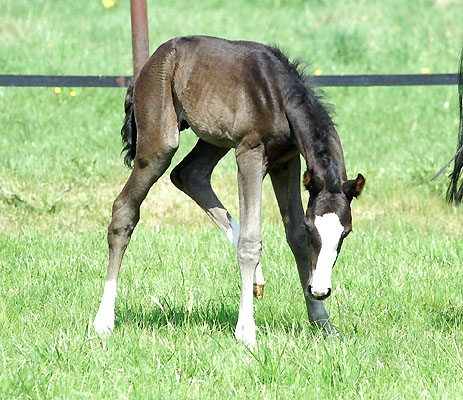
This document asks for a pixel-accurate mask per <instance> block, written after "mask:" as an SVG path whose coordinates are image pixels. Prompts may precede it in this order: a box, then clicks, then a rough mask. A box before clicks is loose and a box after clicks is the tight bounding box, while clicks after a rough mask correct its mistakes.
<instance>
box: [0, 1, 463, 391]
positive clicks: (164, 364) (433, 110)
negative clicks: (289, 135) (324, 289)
mask: <svg viewBox="0 0 463 400" xmlns="http://www.w3.org/2000/svg"><path fill="white" fill-rule="evenodd" d="M127 3H128V2H125V1H122V0H119V1H117V2H116V5H115V6H114V7H111V8H109V9H106V8H105V7H103V5H102V3H101V1H99V0H98V1H97V0H92V1H88V2H63V1H58V0H55V1H44V0H36V1H34V2H30V1H26V0H14V1H13V0H1V4H0V9H1V10H2V12H0V74H13V73H24V74H68V75H71V74H79V75H84V74H102V75H110V74H123V75H129V74H131V71H132V66H131V61H132V53H131V43H130V14H129V6H128V4H127ZM438 3H439V4H438ZM84 4H85V5H84ZM148 9H149V20H150V41H151V50H152V51H153V50H154V49H155V48H156V47H157V46H158V45H159V44H161V43H162V42H164V41H165V40H167V39H169V38H170V37H173V36H178V35H186V34H208V35H216V36H222V37H227V38H230V39H247V40H255V41H261V42H265V43H269V44H277V45H279V46H281V48H282V49H284V50H285V51H286V53H288V55H290V56H291V57H294V58H296V57H301V58H303V59H306V60H308V61H310V62H311V63H312V69H314V70H315V69H320V70H321V71H322V73H323V74H327V75H328V74H340V73H346V74H357V73H420V71H421V70H422V68H429V69H430V71H431V72H435V73H452V72H456V68H457V64H458V57H459V52H460V49H461V45H462V40H461V38H462V36H463V26H462V24H461V21H462V20H463V3H461V2H456V3H451V4H449V5H446V6H443V5H440V2H434V1H431V0H412V1H408V2H404V1H399V0H383V1H376V0H375V1H366V0H356V1H345V0H332V1H324V0H320V1H309V2H303V1H296V0H259V1H252V2H251V1H247V0H237V1H234V2H232V1H217V0H204V1H201V2H191V1H185V0H179V1H174V2H172V1H165V0H159V1H149V2H148ZM71 89H72V90H74V92H75V93H74V94H75V96H71V93H70V90H71ZM326 94H327V99H328V101H329V102H331V103H333V104H334V105H335V108H336V117H335V121H336V123H337V126H338V131H339V134H340V137H341V141H342V143H343V149H344V152H345V158H346V165H347V169H348V173H349V175H350V176H356V174H357V173H358V172H361V173H362V174H363V175H364V176H365V177H366V179H367V185H366V188H365V190H364V193H363V194H362V196H361V198H360V199H359V200H357V201H355V202H353V204H352V208H353V217H354V233H353V234H352V235H350V236H349V239H347V240H346V241H345V244H344V245H343V251H342V253H341V255H340V257H339V259H338V262H337V265H336V268H335V270H334V274H333V284H334V287H333V294H332V296H331V297H330V298H329V299H328V300H327V301H326V303H327V304H326V305H327V309H328V311H329V313H330V315H331V317H332V320H333V323H334V324H335V326H336V327H337V328H338V330H339V331H340V332H341V333H342V340H326V339H324V338H323V337H322V336H321V334H320V333H319V332H318V331H316V330H315V329H314V328H312V327H311V326H310V325H309V324H308V320H307V316H306V311H305V305H304V304H303V296H302V291H301V289H300V285H299V282H298V277H297V272H296V268H295V262H294V260H293V258H292V256H291V254H290V251H289V248H288V246H287V245H286V243H285V238H284V231H283V228H282V226H281V224H280V217H279V213H278V211H277V206H276V201H275V199H274V195H273V194H272V191H271V188H270V184H269V182H267V181H266V182H265V185H264V204H263V217H264V224H263V227H264V243H263V246H264V247H263V254H262V264H263V267H264V274H265V277H266V280H267V286H266V293H265V296H264V299H263V301H260V302H256V304H255V315H256V323H257V325H258V338H257V341H258V348H257V350H256V351H255V352H254V353H251V352H250V351H248V350H247V349H246V348H244V347H243V346H242V345H241V344H239V343H237V342H236V341H235V340H234V338H233V330H234V326H235V324H236V320H237V313H238V303H239V272H238V268H237V265H236V256H235V254H234V251H233V248H232V246H231V245H230V244H229V243H228V241H227V240H226V239H225V238H224V237H222V235H221V234H220V232H219V230H218V229H217V228H216V227H215V226H214V225H213V223H212V222H210V221H209V220H208V219H207V217H206V216H205V215H203V214H204V213H203V212H202V211H201V210H200V209H199V208H198V207H197V206H196V205H195V204H194V203H193V202H192V201H190V200H189V199H187V197H186V196H185V195H183V194H182V193H180V192H178V191H177V190H176V189H175V188H174V187H173V186H172V185H171V184H170V182H169V180H168V175H167V174H166V176H165V178H162V179H161V180H160V181H159V182H158V183H157V184H156V185H155V186H154V187H153V189H152V190H151V192H150V194H149V196H148V198H147V200H146V201H145V203H144V204H143V206H142V215H141V221H140V223H139V225H138V227H137V229H136V231H135V233H134V235H133V238H132V241H131V243H130V246H129V248H128V250H127V252H126V256H125V258H124V262H123V266H122V270H121V275H120V281H119V282H120V284H119V288H118V298H117V301H116V328H115V331H114V334H113V335H112V336H111V337H110V338H109V339H107V340H102V339H100V338H99V337H97V335H96V334H95V333H94V332H93V330H92V328H91V323H92V321H93V318H94V316H95V313H96V311H97V307H98V304H99V300H100V296H101V294H102V289H103V283H104V278H105V273H106V262H107V244H106V228H107V225H108V223H109V221H110V210H111V205H112V202H113V200H114V198H115V197H116V196H117V194H118V193H119V191H120V190H121V188H122V186H123V184H124V183H125V181H126V179H127V177H128V174H129V171H128V170H127V169H126V168H125V167H124V165H123V162H122V157H121V156H120V151H121V149H122V146H121V141H120V136H119V131H120V127H121V124H122V120H123V99H124V96H125V91H124V90H122V89H90V88H89V89H83V88H62V90H61V93H55V91H54V89H53V88H35V89H31V88H2V87H0V110H1V111H2V112H1V113H0V129H1V133H0V148H1V150H0V398H2V399H3V398H5V399H6V398H34V399H35V398H44V399H49V398H66V399H68V398H71V399H73V398H75V399H82V398H118V399H124V398H127V399H140V398H160V399H161V398H162V399H165V398H188V399H190V398H191V399H199V398H202V399H210V398H221V399H226V398H235V397H236V398H250V399H251V398H252V399H261V398H262V399H277V398H281V399H287V398H304V399H305V398H307V399H321V398H328V399H331V398H339V399H359V398H365V399H378V398H387V399H402V398H404V399H418V398H423V399H426V398H430V399H441V398H443V399H454V398H463V383H462V382H463V359H462V357H463V345H462V343H463V296H462V281H463V279H462V276H463V272H462V268H461V259H462V256H463V240H462V235H461V234H462V222H463V215H462V212H463V211H462V210H461V209H456V208H454V207H453V206H449V205H447V204H446V203H445V200H444V194H445V189H446V184H447V181H446V178H445V177H441V178H440V179H439V180H438V181H437V182H435V183H430V182H429V179H430V177H431V176H432V175H433V174H434V173H435V172H436V171H437V170H438V169H439V167H440V166H441V165H443V164H444V163H445V162H446V161H447V160H448V159H449V158H450V156H451V155H452V154H453V153H454V150H455V145H456V132H457V126H458V120H457V106H458V104H457V91H456V88H455V87H405V88H330V89H327V90H326ZM194 142H195V136H194V134H193V133H192V132H191V131H185V132H183V133H182V137H181V146H180V149H179V150H178V152H177V154H176V156H175V158H174V164H175V163H178V162H179V161H180V160H181V158H182V157H183V156H184V155H185V154H186V153H187V152H188V151H189V149H190V148H191V146H192V145H193V144H194ZM233 158H234V157H233V154H232V152H230V154H229V155H227V157H226V158H225V159H224V160H223V161H222V162H221V163H220V164H219V165H218V167H217V170H216V172H215V174H214V177H213V185H214V187H215V188H216V191H217V193H218V194H219V197H220V198H221V199H223V201H224V203H225V204H226V205H227V206H228V207H229V209H230V210H231V212H232V214H233V215H235V216H236V217H238V212H237V187H236V179H235V175H236V167H235V166H234V159H233ZM304 196H305V197H304V199H305V200H304V202H305V201H306V199H307V194H304Z"/></svg>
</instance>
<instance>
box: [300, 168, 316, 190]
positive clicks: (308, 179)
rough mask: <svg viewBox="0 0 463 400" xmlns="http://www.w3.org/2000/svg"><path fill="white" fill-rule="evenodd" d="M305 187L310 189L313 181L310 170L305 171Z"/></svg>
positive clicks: (303, 180)
mask: <svg viewBox="0 0 463 400" xmlns="http://www.w3.org/2000/svg"><path fill="white" fill-rule="evenodd" d="M302 183H303V184H304V187H305V188H306V189H307V190H309V187H310V185H311V184H312V183H313V178H312V175H311V173H310V172H309V171H305V172H304V178H303V179H302Z"/></svg>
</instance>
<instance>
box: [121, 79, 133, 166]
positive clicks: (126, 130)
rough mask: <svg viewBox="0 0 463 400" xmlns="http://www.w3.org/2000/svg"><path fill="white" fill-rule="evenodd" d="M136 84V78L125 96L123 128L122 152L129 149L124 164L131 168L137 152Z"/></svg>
mask: <svg viewBox="0 0 463 400" xmlns="http://www.w3.org/2000/svg"><path fill="white" fill-rule="evenodd" d="M134 85H135V79H134V80H132V82H131V83H130V85H129V87H128V89H127V94H126V96H125V103H124V107H125V118H124V125H122V129H121V136H122V141H123V142H124V143H125V146H124V148H123V149H122V152H124V151H127V153H126V154H125V156H124V164H125V165H127V167H129V168H132V161H133V160H134V158H135V154H136V153H137V123H136V121H135V110H134V108H133V89H134Z"/></svg>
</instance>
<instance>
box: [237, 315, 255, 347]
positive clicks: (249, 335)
mask: <svg viewBox="0 0 463 400" xmlns="http://www.w3.org/2000/svg"><path fill="white" fill-rule="evenodd" d="M235 338H236V340H238V342H242V343H243V344H244V345H245V346H246V347H247V348H248V349H249V350H251V351H253V350H255V349H256V346H257V340H256V326H255V325H254V322H252V323H250V324H249V325H244V324H241V323H238V324H237V325H236V329H235Z"/></svg>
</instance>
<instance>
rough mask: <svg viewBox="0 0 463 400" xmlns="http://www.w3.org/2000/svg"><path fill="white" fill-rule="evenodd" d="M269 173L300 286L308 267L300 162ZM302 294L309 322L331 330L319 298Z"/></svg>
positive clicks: (307, 273)
mask: <svg viewBox="0 0 463 400" xmlns="http://www.w3.org/2000/svg"><path fill="white" fill-rule="evenodd" d="M269 174H270V178H271V179H272V184H273V188H274V190H275V195H276V198H277V201H278V206H279V207H280V213H281V217H282V219H283V223H284V226H285V232H286V239H287V241H288V244H289V247H290V248H291V251H292V252H293V254H294V257H295V259H296V264H297V269H298V272H299V278H300V281H301V284H302V287H303V289H304V287H305V286H306V285H307V282H308V278H309V274H310V271H311V268H310V264H309V254H308V248H307V236H306V232H305V227H304V209H303V208H302V202H301V186H300V185H301V183H300V177H301V162H300V158H299V156H298V157H295V158H294V159H292V160H290V161H289V162H288V163H286V164H285V165H283V166H279V167H277V168H273V169H272V170H271V171H270V172H269ZM304 296H305V302H306V306H307V312H308V314H309V320H310V322H311V323H312V324H314V325H317V326H319V327H320V328H322V329H323V332H324V333H326V334H329V333H331V332H332V330H333V328H332V327H331V324H330V322H329V317H328V313H327V312H326V310H325V306H324V305H323V302H322V301H320V300H315V299H312V298H310V297H308V296H306V295H305V290H304Z"/></svg>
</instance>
